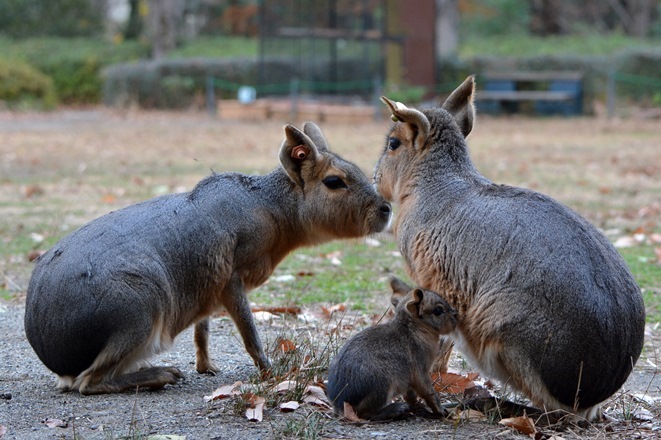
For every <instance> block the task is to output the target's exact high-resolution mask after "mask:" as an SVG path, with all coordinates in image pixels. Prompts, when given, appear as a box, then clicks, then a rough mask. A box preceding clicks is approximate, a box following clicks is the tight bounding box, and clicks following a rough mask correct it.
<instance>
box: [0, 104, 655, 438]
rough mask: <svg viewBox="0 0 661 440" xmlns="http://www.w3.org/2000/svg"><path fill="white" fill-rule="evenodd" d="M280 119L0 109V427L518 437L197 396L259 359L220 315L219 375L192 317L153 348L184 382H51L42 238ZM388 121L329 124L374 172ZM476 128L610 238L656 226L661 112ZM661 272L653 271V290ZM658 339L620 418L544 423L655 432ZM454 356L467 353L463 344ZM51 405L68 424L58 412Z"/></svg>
mask: <svg viewBox="0 0 661 440" xmlns="http://www.w3.org/2000/svg"><path fill="white" fill-rule="evenodd" d="M282 125H283V123H282V122H264V123H260V124H259V125H258V126H256V124H254V123H252V124H250V123H242V122H236V121H220V120H217V119H213V118H209V117H208V116H207V115H204V114H197V113H165V112H130V111H129V112H123V113H119V112H113V111H109V110H105V109H87V110H70V111H60V112H57V113H51V114H40V113H35V114H29V113H22V114H15V113H0V214H1V215H0V217H1V219H0V246H3V247H5V248H6V249H9V250H8V251H6V252H3V253H2V254H0V255H2V257H1V258H0V272H2V276H3V279H0V286H2V289H3V290H2V292H3V293H4V295H5V296H6V297H7V298H6V299H4V300H2V299H0V438H3V440H4V439H45V438H81V439H107V438H120V437H127V438H143V436H144V437H146V436H148V435H178V436H186V438H188V439H198V438H200V439H201V438H218V439H220V438H260V439H271V438H286V437H306V438H377V439H378V438H388V439H391V438H402V439H403V438H412V437H418V438H458V439H468V438H485V439H486V438H490V439H491V438H498V439H501V438H502V439H507V438H522V434H518V433H517V432H516V431H514V430H512V429H510V428H506V427H504V426H501V425H498V424H496V423H493V422H489V421H485V420H468V421H467V420H444V421H439V420H428V419H423V418H420V417H414V418H412V419H409V420H406V421H400V422H392V423H386V424H364V425H356V424H350V423H347V422H343V421H341V420H339V419H337V418H336V417H335V416H333V415H332V414H331V413H330V412H328V411H326V410H323V409H322V408H319V407H315V406H310V405H303V406H302V407H301V408H299V409H298V410H296V411H295V412H293V413H281V412H280V411H278V410H276V409H273V408H269V409H267V410H266V412H265V416H264V420H263V421H262V422H259V423H257V422H250V421H248V420H246V418H245V417H244V416H243V414H242V412H241V411H237V410H236V408H235V406H236V405H235V403H233V401H232V400H231V399H226V400H221V401H214V402H210V403H207V402H205V401H204V399H203V396H205V395H208V394H210V393H211V392H212V391H213V390H214V389H216V388H217V387H219V386H221V385H224V384H231V383H234V382H235V381H237V380H241V381H246V380H247V379H248V377H249V376H250V375H252V374H253V373H254V372H255V370H254V367H253V366H252V362H251V361H250V358H249V357H248V355H247V354H246V353H245V350H244V349H243V346H242V343H241V341H240V338H239V337H238V335H237V334H236V331H235V328H234V326H233V324H232V323H231V322H230V321H228V320H227V319H225V318H218V319H214V320H213V321H212V327H211V348H210V352H211V354H212V356H213V357H214V358H215V359H216V360H217V361H218V362H219V363H220V365H221V366H222V370H221V371H220V373H219V374H217V375H215V376H208V375H200V374H197V373H196V372H195V369H194V359H195V355H194V350H193V342H192V332H191V331H190V329H189V330H188V331H186V332H184V333H183V334H181V335H180V336H179V337H178V338H177V342H176V344H175V346H174V347H173V349H172V350H171V351H170V352H168V353H164V354H162V355H159V356H158V357H157V358H156V359H155V360H154V363H155V364H168V365H173V366H177V367H179V368H180V369H182V371H183V372H184V374H185V379H184V380H183V381H182V382H181V383H179V384H177V385H173V386H167V387H166V388H164V389H163V390H160V391H144V392H143V391H141V392H139V393H137V394H136V393H124V394H119V395H111V396H87V397H82V396H80V395H78V394H75V393H60V392H58V391H57V390H56V389H55V388H54V378H53V375H52V374H51V373H50V372H49V371H48V370H47V369H46V368H45V367H44V366H43V365H42V364H41V362H40V361H39V360H38V359H37V357H36V355H35V354H34V352H33V351H32V349H31V347H30V346H29V344H28V343H27V341H26V339H25V334H24V330H23V314H24V306H23V303H24V292H25V286H27V282H28V280H29V275H30V272H31V267H32V266H31V263H30V262H29V261H28V260H27V255H26V254H27V252H26V248H27V249H29V248H30V247H33V248H34V249H39V248H40V247H39V246H44V244H47V243H51V241H49V240H55V239H56V238H57V237H59V236H62V235H63V234H66V233H68V232H70V231H71V230H73V229H74V228H76V227H78V226H80V225H82V224H83V223H85V222H86V221H89V220H90V219H92V218H95V217H97V216H99V215H101V214H103V213H106V212H108V211H110V210H113V209H118V208H121V207H122V206H126V205H128V204H130V203H134V202H137V201H139V200H143V199H146V198H149V197H153V196H154V195H157V194H161V193H166V192H174V191H184V190H189V189H191V188H192V187H193V185H194V184H195V183H196V182H197V181H198V180H200V179H201V178H202V177H204V176H205V175H207V174H208V173H209V170H211V169H213V170H215V171H226V170H239V171H243V172H250V173H252V172H264V171H267V170H269V169H271V168H273V167H274V166H275V164H276V163H277V151H278V148H279V145H280V143H281V142H282V138H283V131H282ZM387 127H388V122H387V121H377V122H374V123H367V124H361V125H360V126H356V125H354V126H352V125H350V124H345V125H329V126H322V128H323V129H324V130H325V133H326V135H327V136H328V138H329V142H330V145H331V147H332V148H333V149H334V150H335V151H337V152H339V153H340V154H341V155H343V156H344V157H345V158H347V159H350V160H353V161H355V162H357V163H358V164H359V165H360V166H361V167H363V169H365V170H366V172H368V173H369V172H370V170H371V168H372V166H373V164H374V162H375V160H376V158H377V157H378V155H379V153H380V150H381V148H382V143H383V139H384V135H385V132H386V129H387ZM469 144H470V145H471V151H472V155H473V158H474V160H475V162H476V165H477V167H478V169H481V170H482V171H483V172H484V174H485V175H487V176H488V177H489V178H491V179H492V180H494V181H498V182H503V183H510V184H515V185H521V186H527V187H530V188H533V189H537V190H540V191H542V192H545V193H547V194H549V195H551V196H553V197H555V198H557V199H559V200H560V201H562V202H563V203H565V204H567V205H569V206H571V207H572V208H574V209H576V210H577V211H579V212H580V213H581V214H583V215H585V216H586V217H587V218H588V219H590V220H591V221H592V222H593V223H595V224H596V225H597V226H599V227H600V228H602V229H604V230H605V231H606V232H607V234H609V237H611V238H612V239H613V240H616V239H617V238H621V237H628V236H629V235H632V234H634V233H635V232H636V231H638V232H639V233H640V231H641V230H644V231H645V232H646V233H648V232H649V233H652V232H656V233H658V232H660V231H659V224H661V221H660V220H661V179H659V176H661V159H660V157H661V155H660V154H659V146H660V145H661V123H659V121H658V120H656V121H653V120H636V119H633V120H611V121H608V120H605V119H590V118H579V119H542V120H533V119H528V118H502V119H493V118H486V117H485V118H479V119H478V123H477V127H476V129H475V131H474V133H473V134H471V137H470V138H469ZM386 239H387V238H386ZM31 243H33V244H31ZM42 243H44V244H42ZM660 288H661V286H659V285H653V286H650V287H649V289H651V291H652V293H653V294H654V295H656V296H657V297H658V296H659V292H661V290H659V289H660ZM657 304H658V303H657ZM315 307H316V306H314V305H313V306H311V308H313V309H314V308H315ZM315 325H317V324H314V325H313V324H309V323H305V324H304V323H301V322H297V321H293V322H291V323H288V324H287V327H288V328H289V329H290V330H291V331H294V332H297V331H301V329H302V328H305V329H306V331H316V327H315ZM318 325H323V323H320V324H318ZM281 326H282V324H277V325H275V324H273V323H262V324H260V325H259V329H260V333H261V334H262V335H263V336H265V337H267V339H268V338H269V335H273V334H275V333H277V332H280V331H282V328H281ZM660 341H661V328H659V325H658V324H655V323H651V324H649V325H648V327H647V334H646V344H645V348H644V351H643V354H642V356H641V358H640V359H639V361H638V364H637V365H636V368H635V370H634V373H633V374H632V375H631V377H630V379H629V381H628V382H627V383H626V384H625V386H624V387H623V388H622V391H621V392H620V393H618V394H617V395H615V396H613V398H612V399H611V400H609V401H608V402H606V403H605V404H604V408H605V410H606V414H607V415H608V416H609V417H610V418H611V420H609V421H603V422H599V423H594V424H590V425H588V426H583V427H577V426H565V427H564V428H562V429H561V430H560V431H555V430H550V429H548V428H545V429H541V430H540V432H539V433H538V435H537V436H536V437H535V438H540V439H542V438H551V435H556V436H557V437H556V438H567V439H569V438H609V439H610V438H661V422H659V417H661V411H660V410H659V407H661V378H660V377H659V368H658V365H659V362H661V359H660V352H661V343H660ZM453 367H454V368H455V369H457V370H461V371H466V370H467V369H470V367H469V366H466V365H465V363H464V362H463V361H462V359H461V357H459V356H457V357H456V358H455V359H454V360H453ZM47 419H53V420H61V421H62V422H63V424H65V425H66V426H64V427H52V428H51V427H48V426H47V424H46V423H44V421H45V420H47ZM3 427H4V428H5V430H6V432H5V433H4V434H3Z"/></svg>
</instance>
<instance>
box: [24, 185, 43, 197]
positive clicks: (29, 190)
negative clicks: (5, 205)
mask: <svg viewBox="0 0 661 440" xmlns="http://www.w3.org/2000/svg"><path fill="white" fill-rule="evenodd" d="M44 192H45V191H44V189H43V188H42V187H40V186H39V185H28V186H26V187H25V189H24V190H23V195H24V196H25V197H26V198H28V199H30V198H32V197H34V196H41V195H43V194H44Z"/></svg>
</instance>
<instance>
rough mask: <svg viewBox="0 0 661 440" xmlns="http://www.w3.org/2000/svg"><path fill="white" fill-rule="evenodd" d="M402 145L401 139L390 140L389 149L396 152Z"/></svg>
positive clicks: (390, 138)
mask: <svg viewBox="0 0 661 440" xmlns="http://www.w3.org/2000/svg"><path fill="white" fill-rule="evenodd" d="M400 145H402V141H400V140H399V139H397V138H394V137H389V138H388V148H389V149H390V150H392V151H395V150H396V149H398V148H399V146H400Z"/></svg>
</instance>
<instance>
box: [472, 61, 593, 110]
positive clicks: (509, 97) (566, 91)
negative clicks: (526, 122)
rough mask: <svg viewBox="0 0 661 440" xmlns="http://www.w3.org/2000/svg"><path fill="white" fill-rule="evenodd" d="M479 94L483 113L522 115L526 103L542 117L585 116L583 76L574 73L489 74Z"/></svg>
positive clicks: (483, 76)
mask: <svg viewBox="0 0 661 440" xmlns="http://www.w3.org/2000/svg"><path fill="white" fill-rule="evenodd" d="M482 78H483V80H482V81H480V78H479V77H478V85H479V84H480V83H481V82H482V83H483V84H484V86H483V87H482V88H481V89H480V90H478V92H477V94H476V105H477V109H478V111H479V112H480V113H492V114H501V113H518V112H520V111H522V110H523V108H522V107H523V106H522V105H521V104H522V103H524V102H530V103H531V104H532V110H533V111H534V112H535V113H536V114H540V115H553V114H560V115H564V116H578V115H581V114H582V113H583V81H582V80H583V75H582V74H581V73H580V72H572V71H529V72H521V71H517V72H485V73H484V74H483V75H482Z"/></svg>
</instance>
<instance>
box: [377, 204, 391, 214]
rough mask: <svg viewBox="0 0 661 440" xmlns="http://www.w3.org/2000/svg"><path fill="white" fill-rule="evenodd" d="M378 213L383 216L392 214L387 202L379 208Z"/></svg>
mask: <svg viewBox="0 0 661 440" xmlns="http://www.w3.org/2000/svg"><path fill="white" fill-rule="evenodd" d="M379 211H381V213H383V215H390V213H391V212H392V208H391V207H390V203H388V202H383V205H381V207H380V208H379Z"/></svg>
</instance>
